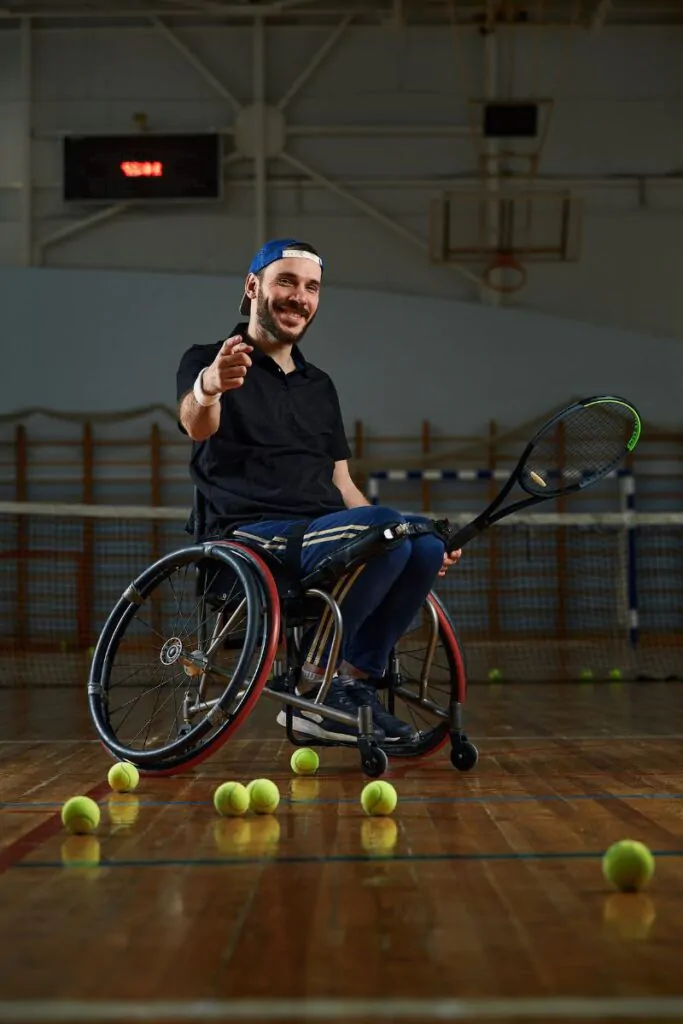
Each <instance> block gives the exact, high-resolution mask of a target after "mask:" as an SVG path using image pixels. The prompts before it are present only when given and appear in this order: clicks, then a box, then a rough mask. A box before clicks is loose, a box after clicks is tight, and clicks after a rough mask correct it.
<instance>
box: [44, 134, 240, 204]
mask: <svg viewBox="0 0 683 1024" xmlns="http://www.w3.org/2000/svg"><path fill="white" fill-rule="evenodd" d="M221 157H222V147H221V136H220V135H219V134H217V133H213V134H209V135H206V134H202V135H154V134H152V133H149V134H147V133H145V132H140V133H139V134H137V135H97V136H95V135H82V136H70V135H67V136H66V137H65V138H64V164H63V167H64V199H65V200H66V201H67V202H96V203H97V202H129V201H133V202H135V201H139V202H145V201H147V200H157V201H162V202H163V201H164V200H169V199H171V200H177V199H181V200H186V201H192V200H194V199H213V200H216V199H220V197H221V194H222V162H221Z"/></svg>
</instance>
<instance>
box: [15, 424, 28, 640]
mask: <svg viewBox="0 0 683 1024" xmlns="http://www.w3.org/2000/svg"><path fill="white" fill-rule="evenodd" d="M14 460H15V461H14V497H15V500H16V501H28V439H27V437H26V427H25V426H24V424H23V423H18V424H17V426H16V428H15V431H14ZM16 523H17V534H16V551H17V582H16V586H17V590H16V604H15V608H16V623H17V628H16V638H17V644H18V646H20V647H23V645H24V643H25V641H26V638H27V636H28V615H27V604H28V600H27V599H28V522H27V519H26V517H25V516H17V521H16Z"/></svg>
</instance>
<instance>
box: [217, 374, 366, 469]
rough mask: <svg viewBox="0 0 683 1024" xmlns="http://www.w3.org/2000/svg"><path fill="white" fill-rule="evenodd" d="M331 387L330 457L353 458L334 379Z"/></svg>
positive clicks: (340, 459)
mask: <svg viewBox="0 0 683 1024" xmlns="http://www.w3.org/2000/svg"><path fill="white" fill-rule="evenodd" d="M197 372H199V371H197ZM330 388H331V391H332V399H331V400H332V403H333V406H334V426H333V428H332V435H331V437H330V444H329V449H328V451H329V454H330V457H331V458H332V459H333V460H334V461H335V462H340V461H342V460H344V459H350V458H351V449H350V448H349V443H348V441H347V440H346V431H345V429H344V420H343V417H342V413H341V407H340V405H339V396H338V394H337V389H336V388H335V386H334V384H333V383H332V381H330Z"/></svg>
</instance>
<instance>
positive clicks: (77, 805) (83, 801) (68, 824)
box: [62, 796, 100, 835]
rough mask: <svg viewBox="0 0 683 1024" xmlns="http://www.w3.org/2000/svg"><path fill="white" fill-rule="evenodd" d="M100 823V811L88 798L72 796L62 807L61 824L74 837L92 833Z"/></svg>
mask: <svg viewBox="0 0 683 1024" xmlns="http://www.w3.org/2000/svg"><path fill="white" fill-rule="evenodd" d="M99 823H100V809H99V807H98V806H97V804H96V803H95V801H94V800H91V799H90V797H89V796H72V797H71V799H70V800H67V801H66V803H65V804H64V806H63V807H62V824H63V825H64V827H65V828H66V829H67V831H69V832H73V833H74V834H75V835H87V834H88V833H89V832H94V831H95V829H96V828H97V826H98V825H99Z"/></svg>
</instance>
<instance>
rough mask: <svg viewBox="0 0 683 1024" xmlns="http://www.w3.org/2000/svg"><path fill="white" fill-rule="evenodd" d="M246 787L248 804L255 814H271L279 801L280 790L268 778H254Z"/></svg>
mask: <svg viewBox="0 0 683 1024" xmlns="http://www.w3.org/2000/svg"><path fill="white" fill-rule="evenodd" d="M248 789H249V806H250V808H251V809H252V811H255V812H256V814H272V813H273V811H274V810H275V808H276V807H277V805H278V804H279V803H280V791H279V789H278V788H277V786H276V785H275V783H274V782H271V781H270V779H254V780H253V781H252V782H251V783H250V784H249V787H248Z"/></svg>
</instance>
